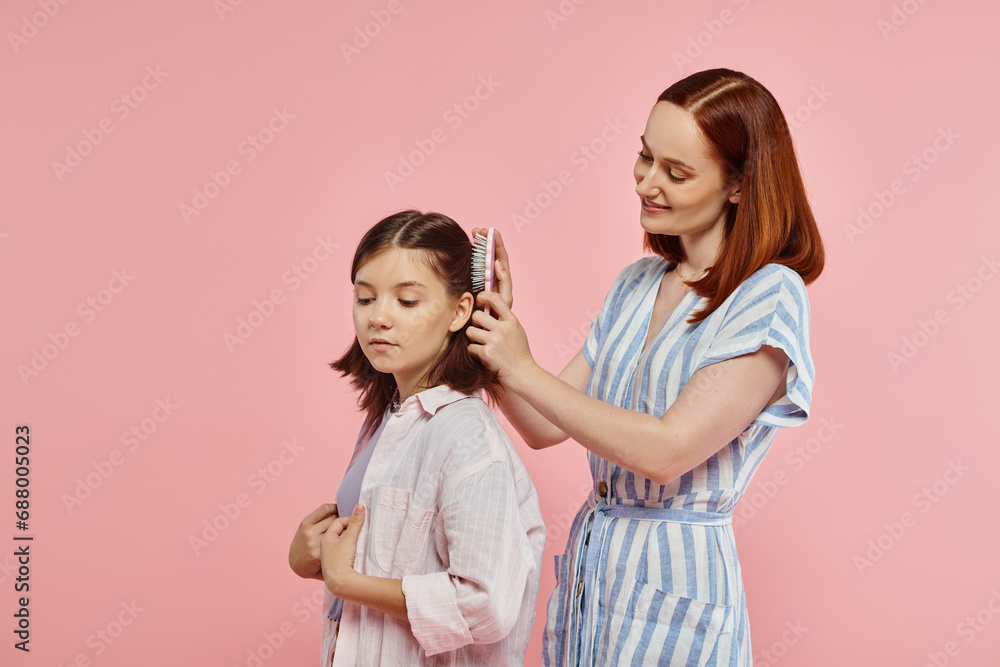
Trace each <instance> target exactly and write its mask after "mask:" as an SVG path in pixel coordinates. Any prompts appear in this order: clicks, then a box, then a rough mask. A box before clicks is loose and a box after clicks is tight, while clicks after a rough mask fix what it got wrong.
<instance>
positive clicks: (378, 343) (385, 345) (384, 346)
mask: <svg viewBox="0 0 1000 667" xmlns="http://www.w3.org/2000/svg"><path fill="white" fill-rule="evenodd" d="M368 344H369V345H371V346H372V347H374V348H375V349H376V350H378V351H379V352H385V351H386V350H389V349H392V348H394V347H396V344H395V343H390V342H389V341H387V340H381V339H378V338H373V339H372V340H370V341H368Z"/></svg>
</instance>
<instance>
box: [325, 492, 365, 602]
mask: <svg viewBox="0 0 1000 667" xmlns="http://www.w3.org/2000/svg"><path fill="white" fill-rule="evenodd" d="M364 522H365V508H364V506H362V505H355V507H354V513H353V514H351V516H349V517H346V516H344V517H340V518H338V519H337V520H336V521H334V522H333V523H332V524H331V525H330V527H329V528H327V530H326V532H325V533H324V534H323V540H322V542H320V554H321V555H320V559H321V561H322V563H323V580H324V581H325V583H326V587H327V588H329V589H330V592H331V593H333V594H334V595H337V591H338V590H340V589H341V588H342V587H343V586H344V583H345V581H347V580H348V578H350V577H352V576H354V575H356V574H357V572H356V571H355V569H354V555H355V554H356V553H357V550H358V536H359V535H360V534H361V526H362V525H363V524H364Z"/></svg>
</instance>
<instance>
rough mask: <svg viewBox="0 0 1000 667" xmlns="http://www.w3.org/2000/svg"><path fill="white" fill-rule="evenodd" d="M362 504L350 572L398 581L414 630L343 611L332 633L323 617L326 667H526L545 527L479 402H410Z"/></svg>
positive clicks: (373, 465) (523, 474)
mask: <svg viewBox="0 0 1000 667" xmlns="http://www.w3.org/2000/svg"><path fill="white" fill-rule="evenodd" d="M363 445H364V440H363V437H362V436H359V438H358V443H357V445H356V446H355V452H357V451H359V449H360V448H361V447H363ZM360 502H361V504H362V505H364V506H365V510H366V514H365V524H364V526H363V527H362V529H361V534H360V535H359V538H358V550H357V554H356V557H355V565H354V567H355V569H357V570H358V571H359V572H361V573H362V574H368V575H372V576H378V577H389V578H394V579H402V581H403V594H404V596H405V597H406V608H407V614H408V616H409V619H410V623H409V625H407V624H406V623H404V622H402V621H400V620H398V619H396V618H393V617H392V616H388V615H386V614H383V613H381V612H378V611H375V610H373V609H370V608H368V607H364V606H362V605H359V604H356V603H351V602H347V603H345V604H344V612H343V617H342V619H341V622H340V624H339V628H338V627H337V626H338V624H337V623H335V622H333V621H330V620H329V619H327V618H326V614H324V615H323V624H324V625H323V642H322V659H323V662H322V664H323V665H324V666H328V665H331V664H332V665H334V666H340V665H394V666H395V665H423V664H447V665H523V664H524V655H525V651H526V648H527V644H528V638H529V636H530V635H531V627H532V623H533V621H534V617H535V601H536V597H537V594H538V581H539V577H540V570H539V568H540V566H541V559H542V550H543V548H544V546H545V524H544V522H543V521H542V517H541V512H540V510H539V507H538V495H537V494H536V492H535V487H534V485H533V484H532V482H531V479H530V478H529V477H528V473H527V471H526V470H525V468H524V464H523V463H522V462H521V459H520V458H519V457H518V455H517V452H516V451H514V448H513V446H512V445H511V442H510V439H509V438H508V437H507V434H506V433H504V431H503V429H502V428H501V427H500V424H499V423H498V422H497V420H496V417H495V416H494V414H493V413H492V412H491V411H490V409H489V407H488V406H487V405H486V404H485V403H484V402H483V401H482V399H481V398H479V397H477V396H469V395H466V394H462V393H459V392H457V391H454V390H453V389H451V388H449V387H446V386H438V387H434V388H432V389H428V390H425V391H423V392H420V393H419V394H415V395H414V396H411V397H410V398H408V399H407V400H406V401H405V402H404V403H403V405H402V407H401V408H400V409H399V411H398V412H396V413H395V414H393V415H391V416H390V417H389V418H388V422H387V423H386V425H385V429H384V431H383V432H382V436H381V438H379V441H378V443H377V444H376V445H375V451H374V452H373V454H372V459H371V462H370V463H369V464H368V470H367V471H366V473H365V477H364V481H363V482H362V485H361V497H360ZM344 511H345V512H346V511H350V510H349V509H347V508H345V510H344ZM332 599H333V598H332V596H331V595H330V593H329V591H327V592H326V595H325V596H324V603H323V608H324V609H329V607H330V603H331V602H332ZM334 648H335V649H336V650H335V651H334Z"/></svg>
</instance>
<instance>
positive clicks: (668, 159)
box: [639, 136, 697, 171]
mask: <svg viewBox="0 0 1000 667" xmlns="http://www.w3.org/2000/svg"><path fill="white" fill-rule="evenodd" d="M639 141H641V142H642V147H643V148H645V149H646V150H647V151H649V152H650V153H652V152H653V151H651V150H650V149H649V144H647V143H646V137H645V136H641V137H639ZM660 159H661V160H663V161H664V162H669V163H670V164H676V165H677V166H678V167H684V168H685V169H687V170H689V171H697V170H696V169H695V168H694V167H692V166H691V165H689V164H688V163H687V162H683V161H681V160H677V159H675V158H671V157H664V158H660Z"/></svg>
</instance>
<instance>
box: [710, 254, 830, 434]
mask: <svg viewBox="0 0 1000 667" xmlns="http://www.w3.org/2000/svg"><path fill="white" fill-rule="evenodd" d="M763 345H768V346H770V347H775V348H778V349H780V350H782V351H784V352H785V354H787V355H788V359H789V369H788V375H787V380H786V383H785V395H784V396H782V397H781V398H780V399H779V400H778V401H777V402H775V403H774V404H773V405H771V406H769V407H767V408H765V409H764V410H763V411H761V413H760V414H759V415H757V418H756V419H754V421H753V422H752V423H751V424H759V425H764V426H798V425H800V424H803V423H805V421H806V419H807V418H808V416H809V407H810V404H811V402H812V388H813V381H814V379H815V370H814V368H813V360H812V354H811V353H810V350H809V296H808V294H807V293H806V287H805V284H804V283H803V282H802V279H801V278H800V277H799V275H798V274H797V273H795V272H794V271H792V270H791V269H789V268H787V267H785V266H781V265H777V264H769V265H767V266H765V267H764V268H762V269H760V270H759V271H757V272H756V273H754V274H753V275H751V276H750V277H749V278H747V280H746V281H744V282H743V284H742V285H740V286H739V287H738V288H737V290H736V291H735V292H734V293H733V294H732V295H731V296H730V299H729V305H728V309H727V311H726V315H725V318H724V319H723V322H722V325H721V327H720V328H719V330H718V333H717V334H716V337H715V339H714V340H713V341H712V344H711V345H710V346H709V349H708V351H707V353H706V355H705V356H704V358H703V359H702V360H701V362H700V363H699V364H698V366H697V367H696V368H695V369H694V371H693V372H697V371H698V370H699V369H701V368H704V367H705V366H708V365H710V364H714V363H718V362H720V361H724V360H726V359H731V358H733V357H738V356H740V355H743V354H750V353H751V352H756V351H757V350H759V349H760V348H761V346H763Z"/></svg>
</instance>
